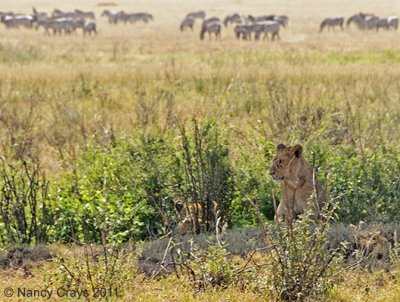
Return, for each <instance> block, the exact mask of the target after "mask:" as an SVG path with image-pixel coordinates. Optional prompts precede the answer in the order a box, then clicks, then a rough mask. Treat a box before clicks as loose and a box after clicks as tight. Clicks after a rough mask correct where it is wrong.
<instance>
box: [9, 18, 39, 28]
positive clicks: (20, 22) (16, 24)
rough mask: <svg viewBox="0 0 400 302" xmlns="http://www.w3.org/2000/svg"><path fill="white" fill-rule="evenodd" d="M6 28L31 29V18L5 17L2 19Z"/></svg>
mask: <svg viewBox="0 0 400 302" xmlns="http://www.w3.org/2000/svg"><path fill="white" fill-rule="evenodd" d="M2 20H3V21H2V22H3V23H4V25H5V27H6V28H8V29H9V28H20V27H25V28H32V25H33V21H34V20H33V17H32V16H30V15H6V16H4V18H3V19H2Z"/></svg>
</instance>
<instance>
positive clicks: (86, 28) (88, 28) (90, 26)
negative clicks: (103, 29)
mask: <svg viewBox="0 0 400 302" xmlns="http://www.w3.org/2000/svg"><path fill="white" fill-rule="evenodd" d="M82 30H83V35H84V36H86V34H88V35H89V36H91V35H92V33H94V34H97V30H96V23H95V22H88V23H85V25H83V28H82Z"/></svg>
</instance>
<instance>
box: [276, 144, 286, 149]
mask: <svg viewBox="0 0 400 302" xmlns="http://www.w3.org/2000/svg"><path fill="white" fill-rule="evenodd" d="M285 148H286V146H285V145H284V144H279V145H278V146H277V147H276V149H277V150H282V149H285Z"/></svg>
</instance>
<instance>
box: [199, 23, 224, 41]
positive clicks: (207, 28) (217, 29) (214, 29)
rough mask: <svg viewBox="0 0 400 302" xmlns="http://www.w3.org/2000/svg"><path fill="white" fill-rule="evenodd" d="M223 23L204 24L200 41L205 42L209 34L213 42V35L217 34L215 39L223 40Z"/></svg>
mask: <svg viewBox="0 0 400 302" xmlns="http://www.w3.org/2000/svg"><path fill="white" fill-rule="evenodd" d="M221 28H222V26H221V23H220V22H219V21H209V22H205V23H204V22H203V24H202V26H201V31H200V40H204V36H205V34H206V33H208V36H209V37H210V40H211V34H215V39H216V40H217V39H220V40H221Z"/></svg>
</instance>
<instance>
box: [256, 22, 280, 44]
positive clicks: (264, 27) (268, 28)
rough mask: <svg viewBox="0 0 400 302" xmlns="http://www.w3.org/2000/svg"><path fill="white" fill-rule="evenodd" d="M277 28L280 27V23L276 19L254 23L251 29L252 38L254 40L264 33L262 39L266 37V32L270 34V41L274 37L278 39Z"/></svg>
mask: <svg viewBox="0 0 400 302" xmlns="http://www.w3.org/2000/svg"><path fill="white" fill-rule="evenodd" d="M279 29H280V24H279V23H278V22H276V21H264V22H259V23H256V24H255V25H254V26H253V30H254V32H255V36H254V38H255V39H256V40H259V39H260V36H261V34H264V37H263V39H265V38H268V34H269V33H271V34H272V41H274V40H275V38H278V40H279V39H280V36H279Z"/></svg>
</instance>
